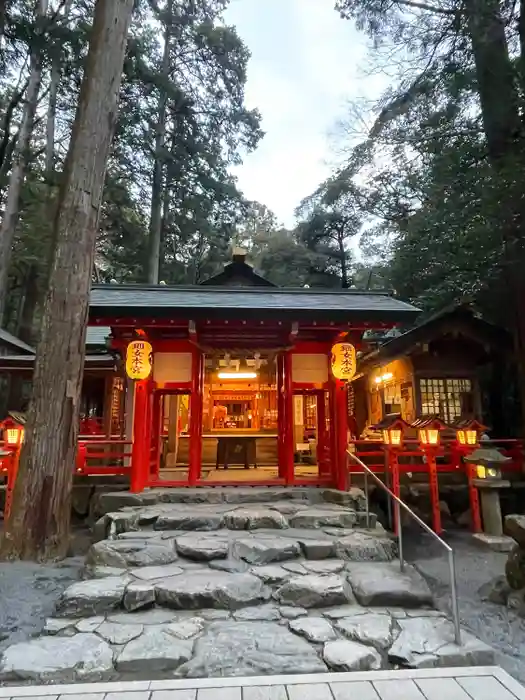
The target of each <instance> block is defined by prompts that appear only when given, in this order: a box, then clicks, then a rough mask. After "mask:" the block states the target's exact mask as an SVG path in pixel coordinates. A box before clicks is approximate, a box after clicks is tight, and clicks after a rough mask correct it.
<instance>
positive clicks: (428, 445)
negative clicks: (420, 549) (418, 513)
mask: <svg viewBox="0 0 525 700" xmlns="http://www.w3.org/2000/svg"><path fill="white" fill-rule="evenodd" d="M415 427H417V431H418V439H419V446H420V448H421V451H422V452H423V454H424V455H425V459H426V463H427V466H428V483H429V488H430V503H431V505H432V529H433V530H434V532H435V533H436V534H438V535H440V534H441V533H442V532H443V527H442V525H441V510H440V508H439V481H438V475H437V464H436V457H437V453H438V451H439V448H440V442H441V431H442V430H443V429H444V428H446V425H445V424H444V423H443V422H442V421H440V420H439V419H437V418H430V419H427V420H420V421H417V422H416V424H415Z"/></svg>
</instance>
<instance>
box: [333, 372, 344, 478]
mask: <svg viewBox="0 0 525 700" xmlns="http://www.w3.org/2000/svg"><path fill="white" fill-rule="evenodd" d="M331 405H332V420H331V423H332V425H333V431H332V432H333V436H334V437H333V462H334V470H333V476H334V481H335V487H336V489H339V490H340V491H346V490H347V488H348V470H347V456H346V450H347V448H348V417H347V414H348V404H347V399H346V385H345V383H344V382H342V381H340V380H339V379H334V380H332V402H331Z"/></svg>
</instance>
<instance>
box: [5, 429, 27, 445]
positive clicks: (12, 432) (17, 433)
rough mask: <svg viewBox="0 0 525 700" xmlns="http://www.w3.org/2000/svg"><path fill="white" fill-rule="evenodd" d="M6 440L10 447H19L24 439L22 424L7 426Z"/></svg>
mask: <svg viewBox="0 0 525 700" xmlns="http://www.w3.org/2000/svg"><path fill="white" fill-rule="evenodd" d="M5 441H6V443H7V444H8V445H9V446H10V447H19V446H20V445H21V444H22V443H23V441H24V429H23V428H22V426H15V427H12V428H6V431H5Z"/></svg>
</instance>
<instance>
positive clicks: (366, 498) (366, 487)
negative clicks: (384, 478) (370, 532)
mask: <svg viewBox="0 0 525 700" xmlns="http://www.w3.org/2000/svg"><path fill="white" fill-rule="evenodd" d="M368 495H369V494H368V474H367V473H366V472H365V500H366V526H367V528H370V501H369V498H368Z"/></svg>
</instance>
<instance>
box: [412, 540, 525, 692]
mask: <svg viewBox="0 0 525 700" xmlns="http://www.w3.org/2000/svg"><path fill="white" fill-rule="evenodd" d="M405 532H406V534H405V557H406V559H407V560H408V561H410V562H411V563H413V564H415V566H416V567H417V568H418V569H419V571H420V572H421V573H422V574H423V575H424V576H425V578H426V579H427V581H428V583H429V585H430V587H431V588H432V591H433V593H434V595H435V596H436V599H437V601H438V604H439V605H440V607H442V608H443V609H446V610H447V611H450V586H449V567H448V559H447V556H446V553H445V551H444V549H443V547H441V546H440V545H439V544H438V543H436V542H435V540H433V539H432V538H431V537H430V536H429V535H426V534H425V533H422V532H421V531H419V532H416V531H413V530H411V529H408V528H407V529H406V531H405ZM444 539H445V540H446V541H447V542H448V543H449V544H450V545H451V546H452V547H453V548H454V551H455V562H456V580H457V587H458V596H459V611H460V617H461V623H462V625H463V626H464V627H465V628H466V629H467V630H469V631H470V632H472V633H473V634H475V635H476V637H478V638H479V639H481V640H483V641H484V642H486V643H487V644H490V645H491V646H492V647H493V648H494V649H495V650H496V651H497V663H498V664H499V665H500V666H502V667H503V668H504V669H505V670H506V671H507V672H508V673H510V674H511V675H512V676H514V677H515V678H516V679H517V680H519V681H520V682H522V683H524V682H525V620H523V619H522V618H520V617H518V616H517V615H516V614H515V613H514V612H513V611H511V610H507V609H506V608H505V607H503V606H501V605H495V604H493V603H488V602H484V601H482V600H481V598H480V596H479V594H478V590H479V588H480V586H481V585H483V584H484V583H486V582H487V581H490V580H491V579H492V578H494V577H496V576H499V575H501V574H502V573H504V566H505V561H506V558H507V555H506V554H501V553H498V552H492V551H489V550H485V549H482V548H480V547H479V546H478V545H476V544H474V543H473V541H472V539H471V537H470V535H469V533H468V532H458V531H455V532H447V533H446V535H445V536H444Z"/></svg>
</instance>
